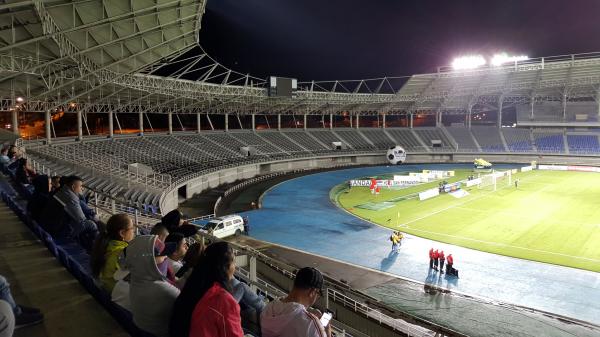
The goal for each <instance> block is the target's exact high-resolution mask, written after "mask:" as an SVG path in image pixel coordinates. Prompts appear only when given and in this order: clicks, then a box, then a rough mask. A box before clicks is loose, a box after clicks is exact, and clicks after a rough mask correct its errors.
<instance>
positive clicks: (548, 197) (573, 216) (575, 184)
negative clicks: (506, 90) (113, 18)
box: [331, 170, 600, 272]
mask: <svg viewBox="0 0 600 337" xmlns="http://www.w3.org/2000/svg"><path fill="white" fill-rule="evenodd" d="M469 174H473V172H471V171H467V170H457V171H456V176H455V177H452V178H450V179H446V180H447V181H449V182H452V181H458V180H461V179H465V178H466V177H467V176H468V175H469ZM515 178H518V179H519V186H518V188H515V186H514V184H511V185H508V184H507V181H506V180H503V181H498V183H497V190H496V191H493V190H492V188H490V187H488V188H482V189H479V188H477V187H471V188H466V189H465V190H466V191H467V192H468V193H469V195H468V196H465V197H463V198H460V199H457V198H455V197H453V196H451V195H449V194H445V193H444V194H441V195H440V196H438V197H435V198H432V199H428V200H424V201H419V199H418V197H417V198H412V199H403V198H402V197H403V196H407V195H411V194H413V195H414V194H415V193H418V192H421V191H424V190H426V189H429V188H434V187H436V186H437V185H438V182H437V181H436V182H431V183H426V184H420V185H417V186H412V187H410V188H406V189H400V190H393V189H391V190H390V189H387V188H382V189H381V192H380V194H379V195H372V194H371V191H370V190H369V188H368V187H353V188H349V187H348V184H347V183H344V184H340V185H338V186H336V187H335V188H334V189H332V191H331V198H332V200H333V201H334V202H335V203H336V204H337V205H338V206H339V207H342V208H343V209H345V210H347V211H348V212H350V213H352V214H354V215H356V216H358V217H360V218H363V219H365V220H367V221H370V222H373V223H376V224H378V225H381V226H384V227H388V228H391V229H398V230H400V231H402V232H405V233H410V234H413V235H416V236H420V237H424V238H428V239H432V240H436V241H441V242H446V243H449V244H454V245H457V246H462V247H468V248H472V249H477V250H481V251H486V252H490V253H495V254H501V255H507V256H512V257H517V258H522V259H529V260H535V261H541V262H547V263H552V264H559V265H564V266H569V267H575V268H581V269H587V270H592V271H595V272H600V173H588V172H557V171H531V172H525V173H517V174H513V176H512V180H513V181H514V179H515ZM463 186H464V185H463Z"/></svg>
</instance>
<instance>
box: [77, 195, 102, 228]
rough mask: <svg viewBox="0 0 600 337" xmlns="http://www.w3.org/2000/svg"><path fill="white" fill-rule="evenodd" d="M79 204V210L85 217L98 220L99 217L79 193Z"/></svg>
mask: <svg viewBox="0 0 600 337" xmlns="http://www.w3.org/2000/svg"><path fill="white" fill-rule="evenodd" d="M79 206H80V207H81V211H82V212H83V215H85V218H86V219H88V220H91V221H94V222H98V221H100V219H99V218H98V216H97V215H96V211H94V209H93V208H91V207H90V206H88V203H87V200H86V199H85V197H84V196H83V194H80V195H79Z"/></svg>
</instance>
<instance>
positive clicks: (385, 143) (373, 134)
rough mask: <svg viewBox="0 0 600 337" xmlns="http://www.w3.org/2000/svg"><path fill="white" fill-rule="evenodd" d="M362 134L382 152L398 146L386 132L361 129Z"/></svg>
mask: <svg viewBox="0 0 600 337" xmlns="http://www.w3.org/2000/svg"><path fill="white" fill-rule="evenodd" d="M360 133H362V134H363V135H364V136H365V137H367V139H369V140H370V141H371V143H373V144H374V145H375V147H376V148H378V149H380V150H385V149H388V148H390V147H392V146H395V145H397V144H395V142H394V140H392V139H391V138H390V137H388V135H387V134H386V133H385V132H384V130H383V129H373V130H368V129H361V130H360Z"/></svg>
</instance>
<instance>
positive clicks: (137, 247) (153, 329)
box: [124, 235, 179, 337]
mask: <svg viewBox="0 0 600 337" xmlns="http://www.w3.org/2000/svg"><path fill="white" fill-rule="evenodd" d="M174 250H175V245H173V244H164V243H162V242H161V241H160V240H158V238H157V237H156V236H154V235H142V236H138V237H136V238H135V239H133V240H132V241H131V242H130V243H129V246H128V247H127V251H126V257H125V262H124V267H125V268H126V269H127V270H129V272H130V285H131V286H130V293H129V298H130V300H131V313H132V314H133V321H134V323H135V324H136V325H137V326H138V327H139V328H140V329H142V330H144V331H146V332H148V333H151V334H153V335H155V336H156V337H169V318H170V317H171V312H173V304H174V303H175V299H176V298H177V296H178V295H179V289H177V287H175V286H173V285H172V284H171V283H170V282H169V281H168V280H167V278H166V267H167V261H166V259H167V255H170V254H172V253H173V251H174Z"/></svg>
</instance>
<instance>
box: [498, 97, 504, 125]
mask: <svg viewBox="0 0 600 337" xmlns="http://www.w3.org/2000/svg"><path fill="white" fill-rule="evenodd" d="M503 104H504V97H502V96H500V99H499V100H498V128H501V127H502V106H503Z"/></svg>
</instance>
